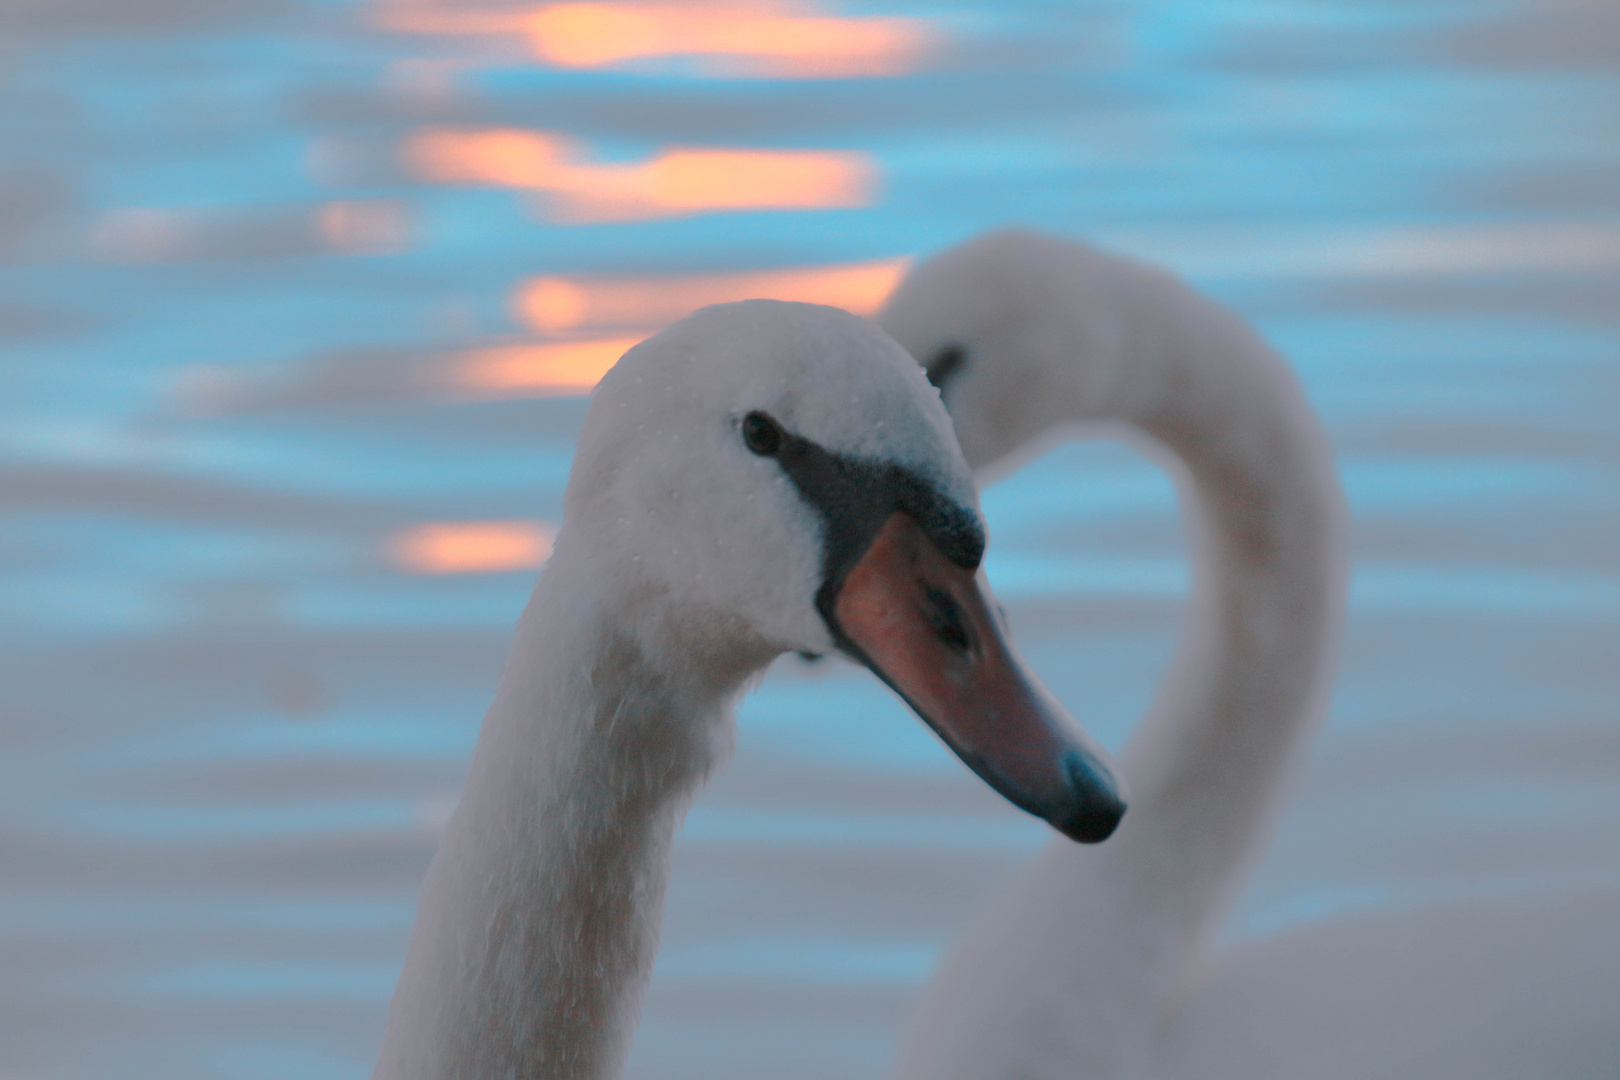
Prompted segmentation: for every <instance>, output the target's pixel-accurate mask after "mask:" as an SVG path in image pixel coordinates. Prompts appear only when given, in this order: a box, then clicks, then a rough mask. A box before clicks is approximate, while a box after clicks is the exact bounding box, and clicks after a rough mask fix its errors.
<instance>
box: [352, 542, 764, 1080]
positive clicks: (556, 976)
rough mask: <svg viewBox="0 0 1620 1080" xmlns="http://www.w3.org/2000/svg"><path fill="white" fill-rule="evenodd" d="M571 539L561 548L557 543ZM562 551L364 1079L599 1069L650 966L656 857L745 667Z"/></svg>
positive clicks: (577, 1078)
mask: <svg viewBox="0 0 1620 1080" xmlns="http://www.w3.org/2000/svg"><path fill="white" fill-rule="evenodd" d="M566 539H568V538H567V537H566V534H565V537H564V538H563V540H566ZM585 555H586V553H584V552H582V551H580V552H576V550H575V549H574V548H573V547H572V546H571V545H567V544H565V543H564V542H561V541H560V542H559V546H558V551H557V553H556V554H555V555H554V556H553V558H552V561H551V564H550V565H549V566H548V567H547V569H546V571H545V573H544V574H543V575H542V578H541V580H540V583H539V585H538V586H537V587H536V589H535V593H534V596H533V598H532V599H531V601H530V603H529V606H528V609H527V610H526V611H525V612H524V614H523V617H522V619H521V620H520V622H519V625H518V632H517V638H516V642H515V644H514V647H513V650H512V655H511V658H510V659H509V661H508V664H507V669H506V672H505V674H504V676H503V677H502V680H501V686H500V690H499V691H498V692H497V695H496V699H495V702H494V704H493V705H492V706H491V707H490V710H489V713H488V715H487V716H486V718H485V720H484V726H483V731H482V733H481V734H480V736H479V742H478V749H477V751H476V753H475V754H474V757H473V762H472V767H471V770H470V773H469V776H468V779H467V783H466V787H465V793H464V794H463V796H462V801H461V804H460V805H459V806H458V807H457V809H456V812H455V815H454V816H453V818H452V820H451V822H450V825H449V827H448V829H447V830H446V833H445V836H444V840H443V842H442V844H441V846H440V849H439V851H438V854H437V855H436V856H435V858H434V860H433V865H432V867H431V868H430V869H429V871H428V877H427V881H426V884H425V885H424V887H423V891H422V897H421V901H420V907H419V912H418V917H417V925H416V929H415V931H414V933H413V936H412V940H411V947H410V952H409V955H408V957H407V959H406V962H405V971H404V973H403V975H402V976H401V978H400V983H399V989H398V990H397V992H396V994H395V997H394V1001H393V1004H392V1006H391V1008H390V1012H389V1022H388V1030H387V1033H386V1035H385V1037H384V1042H383V1049H382V1054H381V1056H380V1059H379V1062H378V1065H377V1069H376V1072H375V1074H374V1080H451V1078H457V1080H460V1078H470V1077H516V1078H527V1077H545V1078H547V1080H552V1078H556V1080H564V1078H566V1080H599V1078H609V1077H615V1076H617V1075H618V1074H619V1071H620V1069H621V1067H622V1065H623V1061H624V1056H625V1054H626V1053H627V1051H628V1047H629V1041H630V1034H631V1031H632V1029H633V1027H634V1021H635V1016H636V1013H637V1011H638V1008H639V1003H640V997H641V993H642V991H643V989H644V988H645V986H646V983H647V979H648V977H649V975H650V972H651V967H652V960H653V954H654V951H655V948H656V943H657V936H658V927H659V916H660V913H661V909H662V906H663V897H664V890H665V885H666V883H667V880H668V874H669V848H670V844H671V842H672V839H673V834H674V830H675V827H676V825H677V823H678V821H679V819H680V817H681V816H682V815H683V814H684V812H685V808H686V806H687V804H688V802H689V800H690V798H691V796H692V795H693V794H694V793H695V792H696V791H697V789H698V788H699V787H700V786H701V784H702V782H703V780H704V778H705V777H706V776H707V775H708V773H709V771H710V770H711V768H712V767H713V766H714V765H715V764H716V763H717V761H718V760H719V759H720V758H722V757H723V756H724V755H725V754H726V753H727V752H728V750H729V744H730V737H731V725H730V717H729V703H730V701H731V698H732V697H733V696H734V694H735V692H736V690H737V689H738V687H739V685H740V680H741V678H742V677H743V676H744V675H745V674H746V672H734V671H724V670H721V671H717V670H716V669H715V668H714V667H713V666H712V665H710V664H707V663H705V657H702V656H692V655H686V656H678V655H675V654H673V653H672V652H671V651H670V648H671V646H672V643H674V642H677V641H679V640H680V635H678V634H662V635H657V638H656V640H649V638H648V636H647V634H646V633H639V635H636V636H633V635H631V634H629V633H627V632H626V630H625V628H626V627H629V626H637V627H644V626H651V627H653V628H654V630H653V633H654V634H657V631H656V627H657V625H658V623H659V622H660V621H661V620H660V618H659V613H658V612H657V611H656V610H651V611H649V610H647V604H648V601H647V600H646V598H645V597H642V598H640V605H641V606H640V607H637V608H636V610H637V612H638V614H639V616H640V617H639V618H638V619H627V618H624V617H623V615H624V609H625V608H626V607H627V606H630V607H636V605H637V603H638V601H637V598H636V597H635V596H634V595H633V591H632V590H627V589H625V588H624V587H623V586H613V585H608V584H606V583H605V582H604V581H602V580H601V579H600V578H598V579H596V580H593V579H592V574H591V570H592V566H591V563H590V560H589V558H588V557H585Z"/></svg>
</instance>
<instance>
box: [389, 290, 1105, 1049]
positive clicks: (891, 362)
mask: <svg viewBox="0 0 1620 1080" xmlns="http://www.w3.org/2000/svg"><path fill="white" fill-rule="evenodd" d="M852 399H853V400H854V401H855V402H858V403H859V404H855V405H852V404H851V402H852ZM565 507H566V511H565V522H564V525H563V527H562V530H561V532H560V534H559V535H558V538H557V543H556V548H555V551H554V554H553V555H552V558H551V561H550V563H549V564H548V565H547V567H546V569H545V571H544V573H543V574H542V575H541V578H540V582H539V584H538V585H537V586H536V588H535V591H534V595H533V598H532V599H531V602H530V603H529V606H528V608H527V610H526V611H525V612H524V614H523V617H522V619H521V621H520V622H519V625H518V630H517V637H516V642H515V644H514V646H513V649H512V653H511V658H510V660H509V662H508V664H507V668H506V672H505V675H504V677H503V678H502V680H501V685H500V689H499V691H498V692H497V695H496V699H495V702H494V704H493V705H492V706H491V708H490V710H489V713H488V715H487V717H486V718H485V722H484V728H483V732H482V734H481V737H480V739H479V743H478V748H477V751H476V753H475V755H474V759H473V763H472V768H471V771H470V773H469V776H468V779H467V782H466V785H465V789H464V794H463V796H462V799H461V802H460V804H459V805H458V807H457V808H456V811H455V814H454V816H453V817H452V819H451V821H450V823H449V826H448V829H447V831H446V833H445V836H444V839H443V842H442V844H441V846H440V848H439V851H438V854H437V855H436V857H435V858H434V860H433V864H432V866H431V868H430V869H429V871H428V877H427V882H426V884H425V885H424V887H423V890H422V894H421V901H420V906H419V909H418V915H417V922H416V927H415V930H414V932H413V935H412V940H411V946H410V952H409V956H408V957H407V959H406V962H405V970H404V972H403V974H402V975H401V976H400V981H399V985H398V989H397V991H396V993H395V995H394V999H393V1003H392V1006H391V1009H390V1014H389V1021H388V1028H387V1032H386V1034H385V1036H384V1040H383V1046H382V1051H381V1056H380V1059H379V1062H378V1065H377V1069H376V1072H375V1074H374V1075H375V1076H376V1077H378V1078H379V1080H406V1078H412V1080H429V1078H435V1080H450V1078H471V1077H479V1078H491V1080H493V1078H495V1077H515V1076H523V1077H542V1076H543V1077H559V1078H560V1077H570V1078H573V1080H592V1078H605V1077H613V1076H617V1075H618V1074H619V1072H620V1070H621V1068H622V1066H623V1062H624V1057H625V1054H626V1052H627V1050H628V1047H629V1040H630V1033H631V1029H632V1028H633V1026H634V1018H635V1015H636V1012H637V1009H638V1006H639V1000H640V997H641V993H642V991H643V990H644V988H645V986H646V983H647V979H648V976H649V973H650V971H651V967H652V960H653V954H654V951H655V949H656V943H657V937H658V927H659V917H660V913H661V909H662V906H663V897H664V892H665V885H666V882H667V880H668V877H669V851H670V845H671V843H672V840H673V834H674V830H675V827H676V824H677V823H678V821H679V820H680V819H681V817H682V816H684V813H685V810H686V806H687V804H688V802H689V801H690V799H691V798H692V796H693V795H694V794H695V793H696V791H697V789H698V788H699V787H700V786H701V784H702V782H703V780H704V779H705V778H706V776H707V775H708V773H709V772H710V770H711V769H712V768H713V767H714V765H715V764H716V762H717V761H718V760H719V759H720V758H722V757H723V756H724V755H725V754H726V752H727V751H728V749H729V747H730V744H731V738H732V724H731V704H732V701H733V699H734V698H735V697H736V696H737V694H738V692H739V691H740V690H741V688H742V687H743V686H744V685H745V684H746V683H747V682H748V680H749V679H750V677H751V676H752V675H754V674H755V673H756V672H758V671H759V670H761V669H762V668H763V667H764V666H765V665H766V664H768V663H769V662H770V661H771V660H772V659H773V658H775V657H776V656H778V655H780V654H781V653H783V652H786V651H788V650H790V649H792V650H799V651H805V652H817V653H822V652H828V651H831V650H833V649H838V650H841V651H843V652H845V653H847V654H849V655H851V656H852V657H854V658H855V659H857V660H859V661H861V662H863V663H864V664H866V665H867V666H868V667H870V668H871V669H872V670H873V671H874V672H875V673H877V674H878V675H879V676H880V677H882V678H883V679H884V680H885V681H886V682H888V683H889V684H890V685H891V686H893V687H894V688H895V689H896V690H897V691H898V692H900V693H901V694H902V696H904V697H905V698H906V700H907V701H908V702H909V703H910V704H911V705H912V706H913V708H914V709H916V711H917V712H918V713H919V714H920V715H921V716H922V717H923V718H924V719H925V720H927V721H928V723H929V724H930V725H932V726H933V727H934V728H935V730H936V731H938V732H939V733H940V735H941V736H942V737H943V738H945V739H946V741H947V742H949V743H950V744H951V746H952V747H953V748H954V749H956V750H957V751H958V752H959V753H960V754H961V755H962V756H963V757H964V759H965V760H967V761H968V762H969V763H971V764H972V765H973V766H974V767H975V768H976V769H978V770H980V772H981V774H982V775H983V776H984V777H985V779H986V780H988V781H989V782H990V783H991V784H992V785H994V786H995V787H996V788H997V789H998V790H1000V791H1001V792H1002V794H1004V795H1006V796H1007V797H1008V798H1010V799H1012V800H1013V801H1014V802H1016V803H1017V804H1018V805H1020V806H1022V807H1024V808H1025V809H1028V810H1030V811H1032V812H1036V813H1039V814H1041V815H1042V816H1043V817H1045V818H1047V819H1048V820H1049V821H1051V822H1052V823H1053V824H1054V825H1055V826H1056V827H1058V828H1060V829H1062V830H1064V831H1065V832H1066V833H1068V834H1069V835H1070V836H1072V837H1074V838H1075V839H1079V840H1092V841H1094V840H1100V839H1102V838H1103V837H1105V836H1106V835H1107V834H1108V833H1109V832H1111V831H1112V830H1113V827H1114V825H1115V824H1117V823H1118V821H1119V817H1120V814H1121V813H1123V810H1124V807H1123V805H1122V804H1121V802H1120V801H1119V798H1118V793H1117V790H1116V788H1115V786H1114V782H1113V780H1112V777H1111V775H1110V772H1109V769H1108V766H1107V765H1105V764H1104V763H1103V761H1102V758H1101V756H1100V752H1099V751H1097V750H1096V748H1095V746H1094V744H1092V743H1091V742H1090V740H1089V739H1088V738H1087V737H1086V736H1085V734H1084V733H1083V732H1081V731H1080V730H1079V728H1078V727H1076V726H1075V725H1074V723H1073V721H1072V720H1070V719H1068V717H1067V716H1066V715H1064V714H1063V713H1062V712H1061V710H1060V709H1059V708H1058V707H1057V706H1056V705H1055V703H1054V702H1053V701H1052V699H1051V697H1050V695H1048V694H1046V693H1045V692H1044V691H1043V690H1041V688H1040V687H1039V685H1038V684H1037V683H1035V682H1034V681H1033V679H1032V677H1031V676H1029V675H1028V674H1027V673H1026V672H1024V671H1023V669H1022V668H1021V667H1020V666H1019V663H1018V661H1017V660H1016V659H1015V658H1014V656H1013V654H1012V653H1011V652H1010V650H1009V648H1008V646H1007V645H1006V643H1005V642H1004V641H1003V640H1002V637H1001V633H1000V629H999V623H998V622H997V620H996V617H995V616H994V614H993V613H992V610H991V608H990V607H989V606H988V605H987V604H986V602H985V600H984V598H983V596H982V595H981V593H980V591H979V588H978V585H977V584H976V582H975V577H974V572H975V571H976V569H977V568H978V565H979V560H980V557H981V555H982V552H983V546H984V533H983V527H982V525H981V523H980V519H979V515H978V512H977V496H976V493H975V491H974V488H973V481H972V477H971V475H970V474H969V472H968V469H967V466H966V465H965V464H964V463H963V461H962V458H961V455H960V453H959V451H958V450H957V448H956V441H955V439H954V438H953V437H952V435H951V426H950V421H949V419H948V418H947V417H946V415H945V412H944V410H943V409H942V408H941V407H940V404H939V400H938V397H937V395H935V394H934V392H933V390H932V388H930V387H929V385H928V383H927V382H926V380H925V379H924V378H923V374H922V373H921V372H920V371H918V370H917V367H916V365H915V364H913V363H912V362H911V360H910V358H908V357H907V356H906V355H905V353H904V352H902V351H901V350H900V349H899V348H898V347H897V346H896V345H895V344H894V343H893V342H892V341H890V340H889V339H887V338H886V337H884V336H883V335H882V334H880V333H878V332H877V331H876V330H875V329H874V328H873V327H872V326H871V324H870V323H869V322H866V321H865V320H861V319H857V318H855V317H854V316H851V315H847V314H845V313H844V312H842V311H837V310H835V309H832V308H825V307H816V306H812V305H807V304H785V303H777V302H773V301H763V300H756V301H749V302H746V303H742V304H732V305H723V306H718V307H711V308H707V309H704V310H703V311H700V312H699V313H697V314H696V315H693V316H691V317H689V318H687V319H685V320H683V321H681V322H680V323H677V324H676V325H675V326H673V327H671V328H670V329H668V330H666V331H664V332H663V333H661V334H659V335H657V336H655V337H653V338H651V339H650V340H648V341H646V342H644V343H643V344H641V345H639V346H637V347H636V348H634V349H632V350H630V352H628V353H627V354H625V356H624V358H623V359H621V360H620V361H619V363H618V364H617V366H615V367H614V369H613V370H612V371H611V372H609V373H608V375H607V376H606V378H605V379H604V380H603V381H602V383H601V385H600V387H599V388H598V389H597V391H596V394H595V397H594V400H593V401H592V404H591V408H590V411H589V413H588V415H587V418H586V421H585V427H584V431H583V433H582V435H581V437H580V442H579V449H578V453H577V455H576V457H575V460H574V466H573V471H572V473H571V475H570V479H569V484H568V489H567V494H566V496H565ZM991 718H993V719H994V721H995V722H994V724H987V723H986V721H987V720H988V719H991ZM1064 842H1065V843H1069V842H1070V841H1068V840H1065V841H1064Z"/></svg>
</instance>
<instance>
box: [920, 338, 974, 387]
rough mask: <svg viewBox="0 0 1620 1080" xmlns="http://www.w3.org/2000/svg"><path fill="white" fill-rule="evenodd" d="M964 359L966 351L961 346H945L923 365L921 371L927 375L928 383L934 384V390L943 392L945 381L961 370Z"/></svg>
mask: <svg viewBox="0 0 1620 1080" xmlns="http://www.w3.org/2000/svg"><path fill="white" fill-rule="evenodd" d="M966 359H967V350H966V349H964V348H962V346H960V345H956V344H951V345H947V346H945V347H944V348H943V349H941V350H939V352H938V353H936V354H935V355H934V358H933V359H932V360H930V361H929V362H928V363H927V364H925V365H923V371H924V372H926V373H927V375H928V381H929V382H931V383H933V384H934V388H935V389H936V390H940V391H944V389H945V383H946V381H947V380H948V379H949V378H950V377H951V376H952V375H955V374H956V373H957V371H958V370H960V369H961V367H962V362H963V361H964V360H966Z"/></svg>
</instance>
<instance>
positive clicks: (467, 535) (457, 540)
mask: <svg viewBox="0 0 1620 1080" xmlns="http://www.w3.org/2000/svg"><path fill="white" fill-rule="evenodd" d="M555 532H556V530H555V529H553V528H552V527H551V526H550V525H547V524H545V523H544V522H540V521H435V522H425V523H422V524H418V525H412V526H410V527H409V528H406V529H402V530H400V531H399V532H398V533H395V534H394V535H393V536H392V537H390V538H389V540H388V546H387V553H388V561H389V562H390V563H391V564H392V565H393V566H395V567H397V568H398V569H400V570H404V571H406V572H407V573H412V574H498V573H507V572H510V571H514V570H530V569H533V568H534V567H537V566H539V565H540V564H541V563H544V562H545V561H546V559H548V558H550V557H551V541H552V538H553V536H554V535H555Z"/></svg>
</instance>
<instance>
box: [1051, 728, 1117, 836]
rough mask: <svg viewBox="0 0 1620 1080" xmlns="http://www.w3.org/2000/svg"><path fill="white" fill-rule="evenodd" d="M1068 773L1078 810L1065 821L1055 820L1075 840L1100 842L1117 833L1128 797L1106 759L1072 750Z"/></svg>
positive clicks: (1065, 760)
mask: <svg viewBox="0 0 1620 1080" xmlns="http://www.w3.org/2000/svg"><path fill="white" fill-rule="evenodd" d="M1063 768H1064V772H1066V773H1067V774H1068V777H1069V787H1070V789H1071V790H1072V791H1073V793H1074V797H1075V807H1074V810H1073V811H1072V812H1071V813H1070V814H1069V815H1068V817H1067V818H1065V819H1064V820H1063V821H1061V822H1053V824H1054V825H1056V826H1057V828H1058V830H1059V831H1061V832H1062V833H1063V835H1064V836H1067V837H1068V838H1069V839H1071V840H1075V841H1078V842H1079V843H1082V844H1099V843H1101V842H1102V841H1104V840H1106V839H1108V838H1109V837H1110V836H1112V835H1113V834H1114V830H1115V829H1117V828H1119V822H1120V819H1121V818H1123V817H1124V816H1125V800H1124V798H1123V797H1122V796H1121V795H1120V791H1119V782H1118V781H1117V780H1115V779H1114V774H1113V773H1112V772H1111V771H1110V770H1109V769H1108V768H1107V766H1105V765H1103V764H1102V762H1100V761H1098V760H1097V759H1096V758H1094V757H1092V756H1091V755H1090V754H1087V753H1084V752H1083V751H1079V750H1072V751H1070V752H1069V754H1068V755H1067V756H1066V757H1065V758H1064V761H1063Z"/></svg>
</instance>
